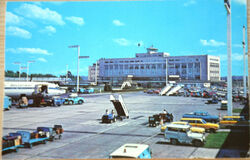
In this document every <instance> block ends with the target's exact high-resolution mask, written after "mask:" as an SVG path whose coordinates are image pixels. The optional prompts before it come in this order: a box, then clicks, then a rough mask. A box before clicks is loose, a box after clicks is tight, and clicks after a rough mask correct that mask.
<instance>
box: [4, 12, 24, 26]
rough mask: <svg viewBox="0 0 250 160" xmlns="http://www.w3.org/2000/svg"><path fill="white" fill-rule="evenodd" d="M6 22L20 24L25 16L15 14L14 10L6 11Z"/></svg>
mask: <svg viewBox="0 0 250 160" xmlns="http://www.w3.org/2000/svg"><path fill="white" fill-rule="evenodd" d="M5 20H6V24H12V25H13V24H14V25H18V24H20V23H21V21H22V20H23V18H21V17H19V16H17V15H15V14H13V13H12V12H6V18H5Z"/></svg>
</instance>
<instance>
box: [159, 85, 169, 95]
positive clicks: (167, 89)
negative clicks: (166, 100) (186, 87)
mask: <svg viewBox="0 0 250 160" xmlns="http://www.w3.org/2000/svg"><path fill="white" fill-rule="evenodd" d="M171 88H172V85H170V84H168V85H167V86H165V87H164V88H163V89H162V90H161V92H160V93H159V95H160V96H163V95H165V94H166V93H167V92H168V91H169V90H170V89H171Z"/></svg>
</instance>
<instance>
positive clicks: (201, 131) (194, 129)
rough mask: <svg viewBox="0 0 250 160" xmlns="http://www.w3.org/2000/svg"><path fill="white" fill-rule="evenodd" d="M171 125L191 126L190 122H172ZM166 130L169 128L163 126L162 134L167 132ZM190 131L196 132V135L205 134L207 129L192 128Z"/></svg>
mask: <svg viewBox="0 0 250 160" xmlns="http://www.w3.org/2000/svg"><path fill="white" fill-rule="evenodd" d="M171 124H181V125H189V124H188V122H181V121H176V122H172V123H171ZM166 128H167V125H165V126H162V127H161V132H165V130H166ZM190 130H191V132H195V133H205V129H204V128H201V127H191V128H190Z"/></svg>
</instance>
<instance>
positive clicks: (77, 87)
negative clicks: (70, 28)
mask: <svg viewBox="0 0 250 160" xmlns="http://www.w3.org/2000/svg"><path fill="white" fill-rule="evenodd" d="M69 48H77V86H76V91H77V92H78V91H79V59H80V58H89V56H80V45H73V46H69Z"/></svg>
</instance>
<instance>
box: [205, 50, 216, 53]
mask: <svg viewBox="0 0 250 160" xmlns="http://www.w3.org/2000/svg"><path fill="white" fill-rule="evenodd" d="M207 52H208V53H214V52H216V50H207Z"/></svg>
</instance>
